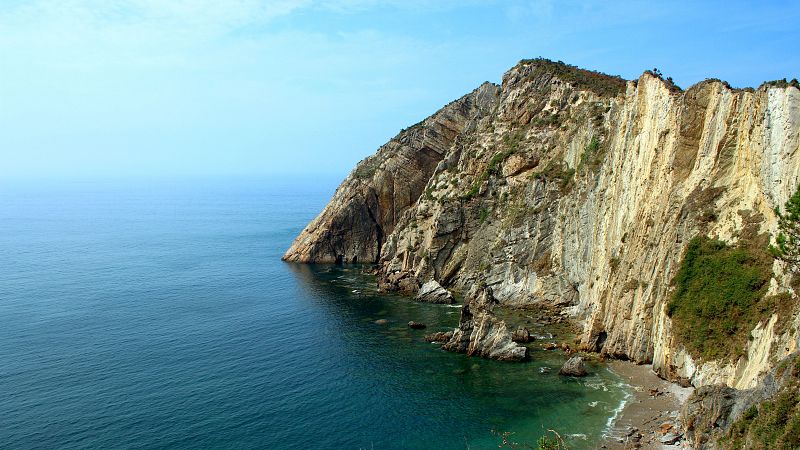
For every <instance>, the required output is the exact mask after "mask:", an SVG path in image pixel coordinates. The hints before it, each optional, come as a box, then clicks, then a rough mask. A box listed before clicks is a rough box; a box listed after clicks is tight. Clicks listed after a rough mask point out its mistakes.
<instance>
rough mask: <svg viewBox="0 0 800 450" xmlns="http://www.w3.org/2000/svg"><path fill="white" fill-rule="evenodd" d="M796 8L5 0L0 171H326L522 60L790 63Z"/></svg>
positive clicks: (745, 69)
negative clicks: (540, 58)
mask: <svg viewBox="0 0 800 450" xmlns="http://www.w3.org/2000/svg"><path fill="white" fill-rule="evenodd" d="M798 23H800V2H738V1H725V2H652V1H624V2H622V1H620V2H614V1H610V0H606V1H585V2H577V1H574V2H573V1H568V0H563V1H555V0H554V1H546V0H541V1H521V0H496V1H492V0H486V1H470V0H460V1H451V0H439V1H425V0H402V1H401V0H384V1H377V0H225V1H212V0H195V1H192V0H172V1H168V0H2V1H0V155H1V156H2V163H1V164H0V178H26V177H32V178H59V177H93V176H97V177H137V176H173V175H271V174H285V175H286V174H288V175H292V174H329V175H334V176H344V175H345V174H347V173H348V172H349V170H350V169H351V168H352V167H353V165H354V164H355V163H356V162H357V161H358V160H360V159H361V158H363V157H365V156H367V155H369V154H371V153H373V152H374V151H375V149H376V148H377V147H378V146H379V145H381V144H382V143H384V142H385V141H386V140H388V139H389V138H390V137H392V136H393V135H395V134H396V133H397V132H398V131H399V130H400V129H402V128H404V127H406V126H408V125H410V124H413V123H416V122H418V121H419V120H421V119H422V118H424V117H426V116H427V115H429V114H431V113H433V112H434V111H435V110H436V109H438V108H439V107H441V106H442V105H444V104H445V103H447V102H449V101H451V100H453V99H455V98H457V97H460V96H461V95H463V94H465V93H467V92H469V91H470V90H472V89H473V88H474V87H476V86H477V85H479V84H480V83H481V82H483V81H485V80H489V81H495V82H497V81H499V80H500V78H501V76H502V73H503V72H504V71H505V70H507V69H508V68H510V67H511V66H513V65H514V64H515V63H516V62H517V61H519V60H520V59H522V58H530V57H537V56H543V57H547V58H550V59H554V60H563V61H565V62H568V63H571V64H575V65H579V66H581V67H586V68H590V69H595V70H601V71H604V72H608V73H612V74H619V75H622V76H623V77H625V78H636V77H638V76H639V75H640V74H641V72H642V71H644V70H645V69H650V68H653V67H658V68H659V69H660V70H661V71H662V72H663V73H664V74H665V75H668V76H672V77H673V78H674V79H675V81H676V82H677V83H678V84H679V85H681V86H682V87H686V86H688V85H690V84H692V83H695V82H697V81H700V80H702V79H704V78H708V77H717V78H722V79H725V80H727V81H729V82H730V83H731V84H732V85H734V86H753V85H758V84H760V83H761V82H762V81H764V80H771V79H777V78H784V77H787V78H794V77H800V57H798V53H797V43H798V42H800V26H798V25H797V24H798Z"/></svg>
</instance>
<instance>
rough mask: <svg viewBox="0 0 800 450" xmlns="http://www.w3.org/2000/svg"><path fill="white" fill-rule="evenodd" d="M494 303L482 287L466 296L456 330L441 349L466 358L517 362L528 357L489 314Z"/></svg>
mask: <svg viewBox="0 0 800 450" xmlns="http://www.w3.org/2000/svg"><path fill="white" fill-rule="evenodd" d="M495 304H496V300H495V299H494V297H493V296H492V290H491V288H488V287H486V288H482V289H480V290H479V292H473V293H472V294H470V295H469V296H468V300H467V302H466V303H465V304H464V306H462V307H461V319H460V320H459V324H458V328H456V329H455V330H453V335H452V337H451V338H450V340H449V341H448V342H447V343H445V344H444V345H442V348H443V349H445V350H448V351H451V352H460V353H466V354H467V355H469V356H480V357H483V358H490V359H496V360H499V361H521V360H524V359H527V358H528V349H527V348H526V347H524V346H521V345H519V344H517V343H516V342H514V341H513V340H511V332H510V331H509V330H508V327H506V323H505V322H504V321H502V320H500V319H498V318H497V317H496V316H495V315H494V314H493V313H492V307H493V306H494V305H495Z"/></svg>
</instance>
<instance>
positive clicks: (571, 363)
mask: <svg viewBox="0 0 800 450" xmlns="http://www.w3.org/2000/svg"><path fill="white" fill-rule="evenodd" d="M558 373H559V375H567V376H570V377H585V376H586V375H588V372H587V371H586V364H585V363H584V362H583V358H581V357H580V356H573V357H572V358H570V359H568V360H567V362H565V363H564V365H563V366H561V370H559V371H558Z"/></svg>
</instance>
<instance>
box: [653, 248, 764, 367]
mask: <svg viewBox="0 0 800 450" xmlns="http://www.w3.org/2000/svg"><path fill="white" fill-rule="evenodd" d="M771 276H772V258H771V257H770V255H769V254H768V253H767V252H766V251H764V250H763V249H762V248H760V247H759V246H757V245H747V244H745V243H743V244H740V245H738V246H730V245H728V244H726V243H725V242H723V241H719V240H715V239H710V238H708V237H705V236H700V237H696V238H694V239H692V240H691V242H689V245H688V247H687V248H686V253H685V254H684V257H683V261H682V263H681V267H680V269H679V271H678V274H677V275H676V276H675V278H674V279H673V280H672V282H673V284H674V286H675V291H674V294H673V296H672V299H671V300H670V302H669V304H668V310H667V314H668V315H669V316H670V317H671V318H672V327H673V335H674V336H675V337H676V338H677V339H678V341H679V342H680V343H682V344H683V345H684V346H686V348H687V350H689V352H690V353H691V354H692V355H693V356H699V357H702V358H703V359H706V360H711V359H718V358H726V357H728V358H731V357H732V358H736V357H738V356H739V355H740V354H742V353H743V352H744V348H745V344H746V343H747V340H748V337H749V334H750V331H751V330H752V329H753V328H754V327H755V326H756V324H757V323H758V322H759V321H761V320H763V319H765V318H768V317H769V315H771V314H772V311H773V308H772V305H773V304H774V303H775V301H777V300H778V299H777V298H764V294H765V293H766V290H767V287H768V285H769V279H770V278H771Z"/></svg>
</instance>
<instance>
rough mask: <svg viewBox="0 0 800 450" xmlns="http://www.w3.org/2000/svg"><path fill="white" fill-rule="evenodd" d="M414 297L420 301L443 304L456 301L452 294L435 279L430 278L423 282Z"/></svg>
mask: <svg viewBox="0 0 800 450" xmlns="http://www.w3.org/2000/svg"><path fill="white" fill-rule="evenodd" d="M415 298H416V299H417V300H419V301H421V302H427V303H438V304H445V305H450V304H453V303H455V301H456V300H455V298H454V297H453V294H451V293H450V291H448V290H447V289H445V288H443V287H442V285H441V284H439V283H437V282H436V280H430V281H428V282H426V283H425V284H423V285H422V287H421V288H419V292H418V293H417V296H416V297H415Z"/></svg>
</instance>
